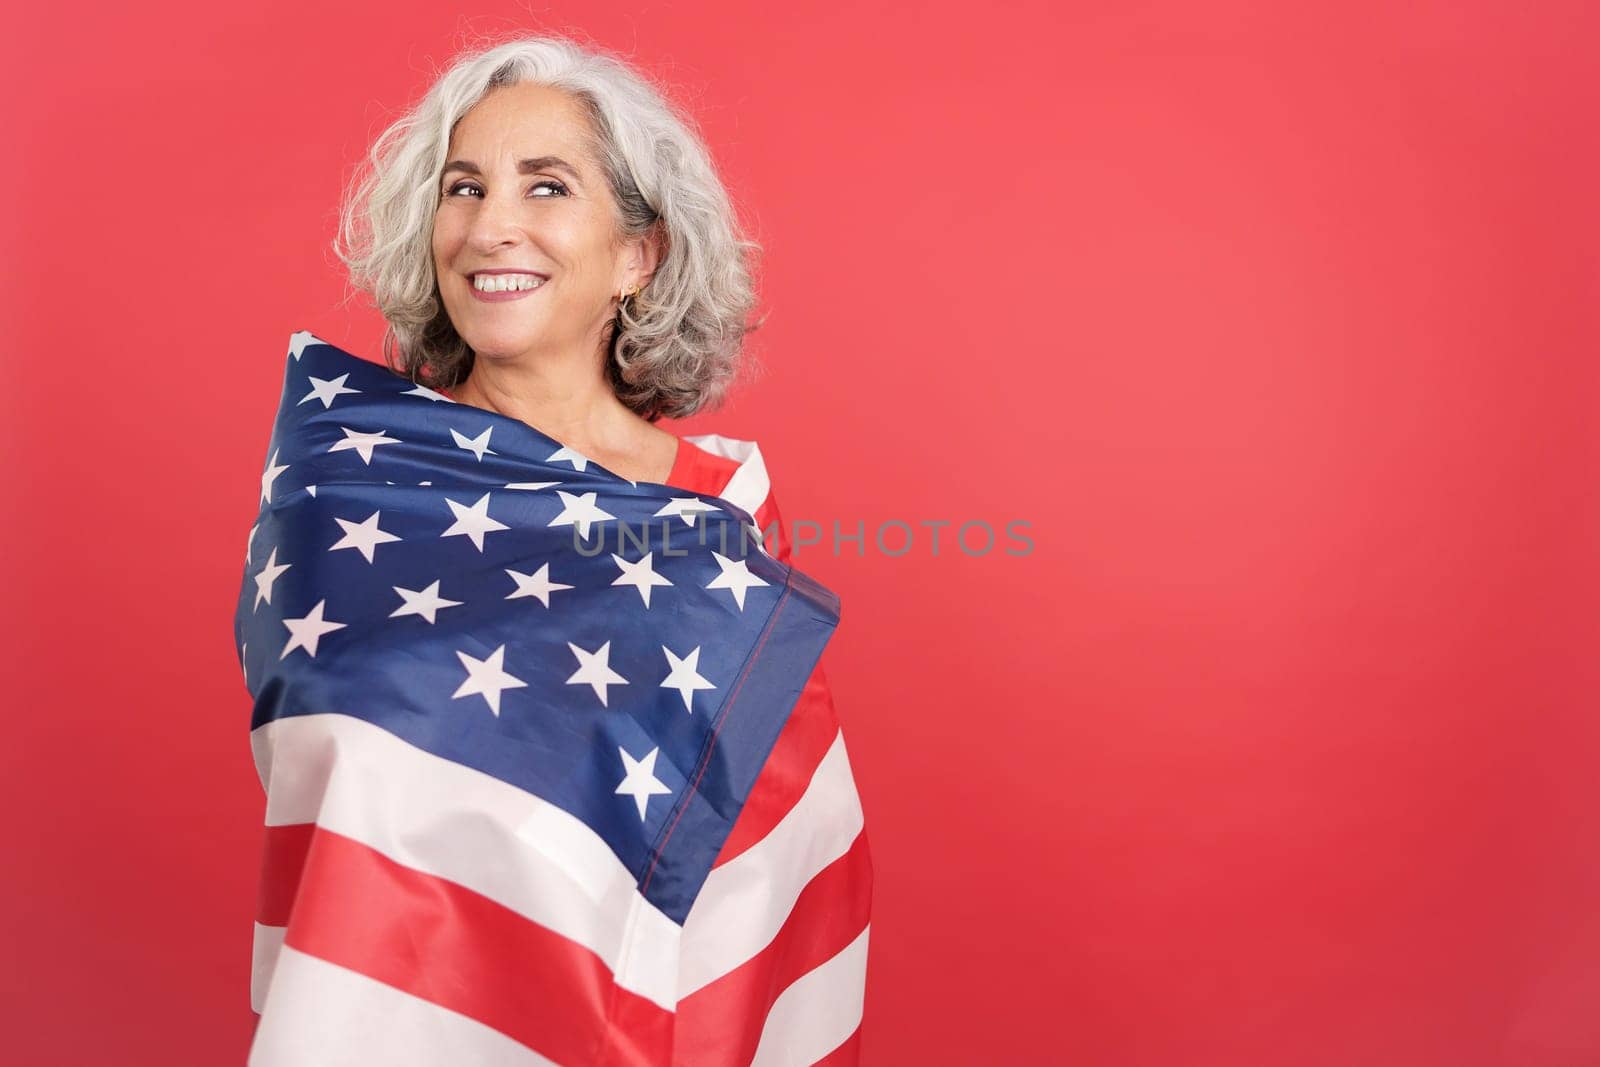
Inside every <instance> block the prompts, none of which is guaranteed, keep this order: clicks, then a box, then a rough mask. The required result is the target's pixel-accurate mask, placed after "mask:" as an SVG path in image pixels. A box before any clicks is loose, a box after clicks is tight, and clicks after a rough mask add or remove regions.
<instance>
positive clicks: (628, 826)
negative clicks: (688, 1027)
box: [235, 331, 839, 923]
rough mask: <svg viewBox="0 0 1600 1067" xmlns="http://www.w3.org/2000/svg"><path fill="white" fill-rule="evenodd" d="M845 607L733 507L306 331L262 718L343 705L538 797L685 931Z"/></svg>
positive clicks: (272, 559) (249, 621)
mask: <svg viewBox="0 0 1600 1067" xmlns="http://www.w3.org/2000/svg"><path fill="white" fill-rule="evenodd" d="M838 618H839V602H838V598H837V597H836V596H835V595H834V594H833V593H831V592H829V591H828V590H827V589H825V588H823V587H822V586H821V585H819V584H817V583H816V582H815V581H813V580H811V579H810V578H808V577H806V576H805V575H803V574H801V573H799V572H798V571H795V570H793V569H792V568H790V567H788V566H785V565H784V564H782V563H779V562H777V561H776V560H774V559H773V558H771V557H770V556H769V555H767V554H766V553H765V552H764V551H763V550H762V549H761V548H760V547H759V531H758V529H757V528H756V526H755V523H754V521H753V519H752V517H751V516H750V515H749V514H748V513H747V512H745V511H744V510H742V509H740V508H739V507H738V506H736V505H734V504H732V503H730V502H728V501H726V500H723V499H721V498H719V497H714V496H707V495H705V494H697V493H691V492H689V491H687V490H683V489H677V488H674V487H671V486H666V485H659V484H653V483H648V482H638V483H635V482H631V481H629V480H627V479H624V478H621V477H619V476H618V475H616V474H614V473H612V472H610V471H608V470H606V469H605V468H604V467H602V466H601V465H599V464H597V463H595V462H593V461H591V460H588V459H587V458H586V457H583V456H581V455H579V454H577V453H575V452H572V451H571V450H569V449H566V448H563V447H562V446H561V445H560V443H559V442H557V441H555V440H554V439H552V438H550V437H549V436H547V435H545V434H543V433H540V432H539V431H538V430H536V429H534V428H533V427H531V426H528V425H527V424H525V423H523V422H521V421H519V420H517V419H513V418H510V417H508V416H504V415H500V414H498V413H496V412H490V411H484V410H481V409H478V408H475V407H471V406H469V405H465V404H457V403H454V402H452V401H450V400H449V399H447V398H445V397H443V396H441V395H440V394H438V393H435V392H432V391H430V390H428V389H425V388H422V387H420V386H417V385H415V384H414V383H412V382H410V381H409V380H407V379H405V378H402V377H400V376H399V375H397V374H395V373H394V372H392V371H390V370H389V369H388V368H386V367H383V366H380V365H378V364H374V363H369V362H367V361H365V360H362V359H360V358H358V357H356V356H354V355H351V354H350V353H348V352H345V351H343V350H341V349H339V348H337V347H335V346H332V345H329V344H327V343H325V342H323V341H321V340H320V339H318V338H316V337H314V336H313V335H311V334H309V333H306V332H303V331H302V332H300V333H297V334H295V335H294V337H293V339H292V340H291V345H290V351H289V358H288V359H287V361H286V368H285V375H284V388H283V394H282V397H281V400H280V403H279V408H278V412H277V416H276V419H275V421H274V424H273V428H272V434H271V438H270V441H269V443H268V447H267V463H266V467H265V468H264V470H263V473H262V479H261V508H260V513H259V515H258V517H257V521H256V524H255V526H253V527H252V528H251V531H250V537H249V543H248V546H247V559H246V566H245V574H244V579H243V582H242V585H241V590H240V595H239V602H238V608H237V613H236V617H235V633H236V638H237V642H238V646H239V648H238V651H239V656H240V664H241V667H242V669H243V671H244V676H245V683H246V687H247V688H248V690H249V692H250V694H251V697H252V698H253V700H254V711H253V716H252V728H254V727H258V726H260V725H262V724H263V723H267V722H270V721H272V720H275V719H280V718H284V717H287V716H293V715H307V714H320V713H336V714H343V715H350V716H354V717H357V718H360V719H363V720H366V721H367V722H370V723H372V724H374V725H376V726H379V727H381V728H383V729H385V730H387V731H389V732H390V733H392V734H394V735H396V736H398V737H399V738H401V739H402V740H404V741H406V742H407V743H409V744H411V745H414V746H416V747H418V748H420V749H424V750H426V751H428V752H430V753H432V754H434V755H436V756H440V757H442V758H445V759H449V760H451V761H454V762H456V763H459V764H462V765H465V766H469V767H472V768H474V769H476V770H478V771H481V772H483V773H485V774H488V775H492V776H494V777H496V778H499V779H501V780H503V781H506V782H508V783H510V784H512V785H515V786H517V787H519V788H521V789H524V790H526V791H528V792H530V793H533V794H536V795H538V796H540V797H542V798H544V799H546V800H548V801H549V802H551V803H552V804H555V805H557V806H559V807H561V808H562V809H564V810H566V811H568V812H570V813H571V814H573V815H574V816H576V817H578V818H579V819H581V820H582V821H583V822H584V823H586V824H587V825H588V826H590V827H591V828H592V829H593V830H594V831H595V832H596V833H598V834H599V835H600V836H601V837H603V838H604V840H605V841H606V843H607V844H608V845H609V846H610V848H611V849H612V851H613V852H614V853H615V854H616V855H617V857H618V858H619V859H620V860H621V861H622V862H623V864H624V865H625V866H626V867H627V868H628V870H629V871H630V872H632V873H633V874H634V875H635V877H636V878H637V880H638V885H639V888H640V890H641V892H642V893H643V894H644V896H645V897H646V899H648V900H649V901H650V902H651V903H652V904H654V905H655V906H656V907H658V908H660V909H661V910H662V911H663V912H664V913H665V914H666V915H668V916H669V917H671V918H673V919H674V920H675V921H678V922H680V923H681V922H682V921H683V919H684V916H685V915H686V914H687V912H688V908H689V905H690V904H691V903H692V901H693V899H694V896H695V894H696V893H697V892H698V890H699V888H700V886H701V884H702V883H703V882H704V880H705V877H706V874H707V873H708V872H709V870H710V869H711V866H712V863H713V862H714V860H715V859H716V856H717V853H718V852H719V851H720V849H721V846H722V843H723V841H724V840H725V839H726V837H727V834H728V831H729V830H730V829H731V827H732V825H733V822H734V820H735V819H736V818H737V817H738V814H739V811H740V809H741V808H742V806H743V804H744V800H745V798H746V797H747V796H748V794H749V791H750V788H751V786H752V785H753V784H754V781H755V778H756V775H757V773H758V772H759V771H760V768H761V766H762V764H763V763H764V762H765V760H766V757H767V754H768V753H769V752H770V751H771V748H772V746H773V744H774V743H775V741H776V740H777V737H778V734H779V732H780V731H781V729H782V727H783V723H784V721H785V720H786V718H787V716H788V714H789V712H790V711H791V710H792V708H793V706H794V703H795V700H796V699H797V698H798V696H799V694H800V691H801V689H802V688H803V687H804V685H805V683H806V680H807V678H808V677H809V676H810V673H811V670H812V668H813V667H814V666H815V664H816V662H817V660H818V658H819V657H820V655H821V653H822V650H823V647H824V646H825V645H826V643H827V641H828V639H829V638H830V636H831V635H832V632H833V630H834V628H835V627H836V626H837V623H838Z"/></svg>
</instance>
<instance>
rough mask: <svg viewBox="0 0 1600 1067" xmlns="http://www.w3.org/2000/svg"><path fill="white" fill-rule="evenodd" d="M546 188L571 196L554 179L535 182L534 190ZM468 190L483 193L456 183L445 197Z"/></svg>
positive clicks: (471, 185)
mask: <svg viewBox="0 0 1600 1067" xmlns="http://www.w3.org/2000/svg"><path fill="white" fill-rule="evenodd" d="M546 187H549V188H551V189H554V190H555V194H556V195H557V196H568V195H570V194H569V193H568V191H567V187H566V186H565V185H562V184H561V183H560V182H558V181H556V180H555V179H554V178H547V179H545V180H543V181H539V182H535V183H534V185H533V188H534V189H543V188H546ZM467 190H471V191H473V192H481V190H479V189H478V187H477V186H476V185H474V184H472V183H471V182H456V183H455V184H454V185H452V186H451V187H450V188H449V189H448V190H446V192H445V194H444V195H445V196H454V195H456V193H458V192H464V191H467ZM530 191H531V190H530ZM539 199H545V198H543V197H541V198H539Z"/></svg>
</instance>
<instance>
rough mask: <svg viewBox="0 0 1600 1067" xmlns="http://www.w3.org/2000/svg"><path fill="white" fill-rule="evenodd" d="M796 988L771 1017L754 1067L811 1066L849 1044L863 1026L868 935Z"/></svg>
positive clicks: (796, 983) (786, 993) (777, 1003)
mask: <svg viewBox="0 0 1600 1067" xmlns="http://www.w3.org/2000/svg"><path fill="white" fill-rule="evenodd" d="M871 929H872V927H871V926H870V925H869V926H867V927H866V928H864V929H863V930H862V931H861V933H860V934H859V935H857V937H856V939H855V940H854V941H852V942H850V944H848V945H846V946H845V947H844V948H843V949H841V950H840V951H839V954H838V955H836V956H834V957H833V959H831V960H829V961H828V962H827V963H824V964H823V965H822V966H820V967H818V968H816V969H815V970H813V971H810V972H808V973H806V974H804V975H801V976H800V977H799V978H796V979H795V980H794V981H793V982H792V983H790V985H789V988H788V989H785V990H784V991H783V993H782V994H781V995H780V996H779V997H778V999H777V1000H775V1001H773V1003H772V1010H771V1011H769V1012H768V1013H767V1022H766V1025H765V1026H764V1027H762V1030H761V1044H760V1045H759V1046H757V1048H756V1057H755V1059H753V1060H751V1061H750V1067H790V1065H793V1067H805V1065H807V1064H812V1063H816V1062H817V1061H818V1060H820V1059H822V1057H824V1056H826V1055H827V1054H828V1053H830V1052H832V1051H833V1050H834V1049H836V1048H838V1047H839V1046H840V1045H842V1044H844V1042H845V1040H846V1039H847V1038H848V1037H849V1036H850V1035H851V1034H853V1033H855V1031H856V1027H858V1026H860V1025H861V1007H862V1004H863V1002H864V1000H865V997H866V986H867V934H868V933H869V932H870V931H871Z"/></svg>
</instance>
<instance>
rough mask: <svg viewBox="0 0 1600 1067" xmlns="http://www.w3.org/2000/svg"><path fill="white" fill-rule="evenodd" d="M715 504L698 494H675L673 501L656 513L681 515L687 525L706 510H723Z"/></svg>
mask: <svg viewBox="0 0 1600 1067" xmlns="http://www.w3.org/2000/svg"><path fill="white" fill-rule="evenodd" d="M721 510H722V509H721V508H719V507H717V506H716V505H715V504H708V503H706V502H705V501H704V500H701V499H700V498H699V497H697V496H675V497H673V498H672V501H671V503H669V504H666V505H664V506H663V507H662V508H661V510H660V511H658V512H656V515H657V516H658V517H659V516H662V515H681V516H683V524H684V525H685V526H693V525H694V517H695V516H696V515H698V514H700V513H701V512H704V511H721Z"/></svg>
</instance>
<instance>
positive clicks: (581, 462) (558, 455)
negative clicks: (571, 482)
mask: <svg viewBox="0 0 1600 1067" xmlns="http://www.w3.org/2000/svg"><path fill="white" fill-rule="evenodd" d="M558 459H564V460H566V461H567V462H568V463H570V464H572V466H573V468H574V469H576V470H580V471H581V470H583V468H585V467H587V466H588V465H589V457H588V456H585V455H584V454H583V453H581V452H574V451H573V450H572V449H570V448H568V447H567V446H566V445H562V446H561V447H560V448H558V449H556V450H555V451H554V452H552V453H550V454H549V455H548V456H546V457H545V458H544V461H545V462H546V463H552V462H554V461H556V460H558Z"/></svg>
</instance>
